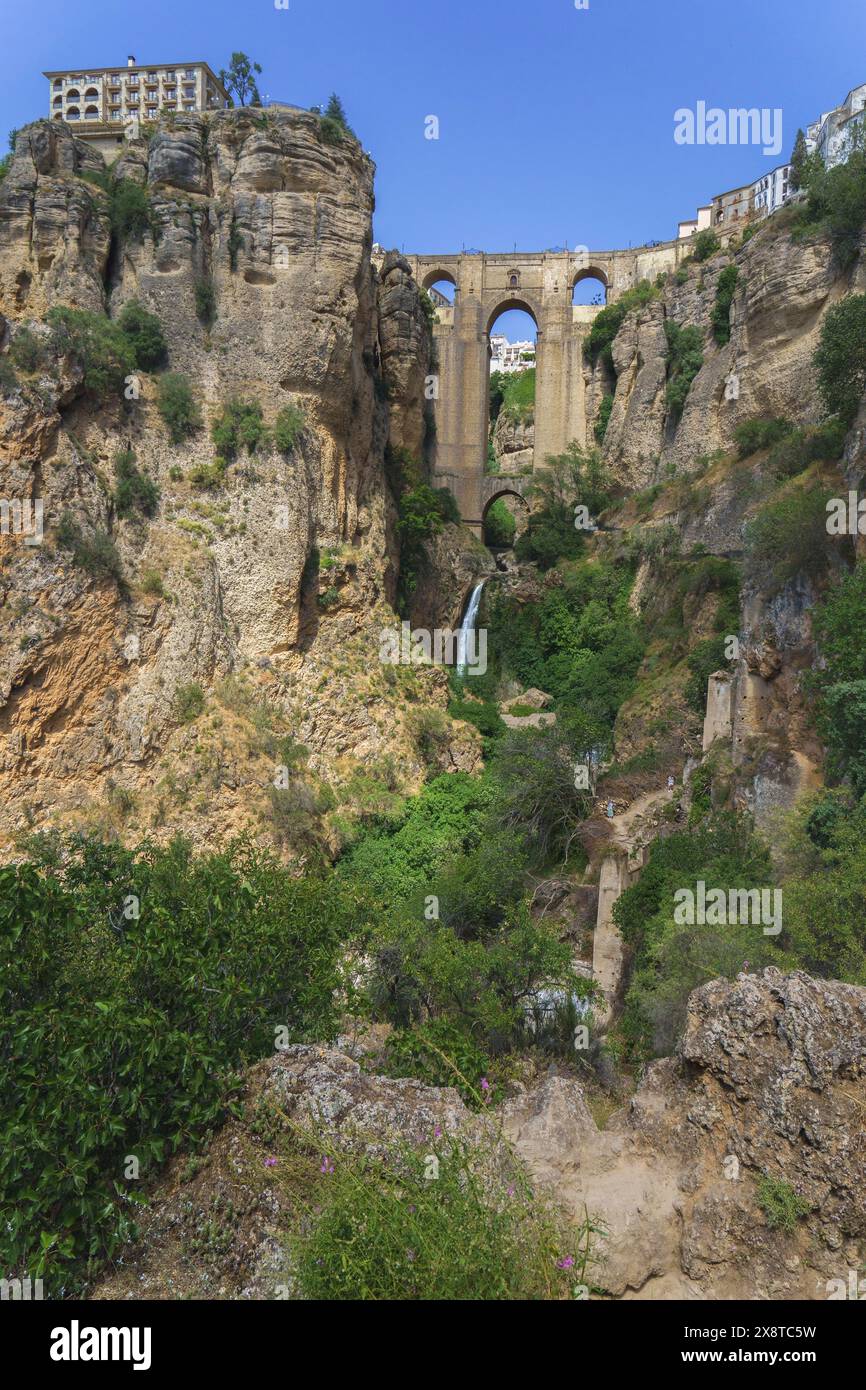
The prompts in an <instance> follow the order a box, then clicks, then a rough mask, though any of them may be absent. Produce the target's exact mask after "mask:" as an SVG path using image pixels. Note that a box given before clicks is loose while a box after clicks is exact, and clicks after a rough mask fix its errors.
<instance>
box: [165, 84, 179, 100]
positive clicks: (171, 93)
mask: <svg viewBox="0 0 866 1390" xmlns="http://www.w3.org/2000/svg"><path fill="white" fill-rule="evenodd" d="M165 95H166V98H167V99H170V100H171V101H174V99H175V97H176V96H177V87H166V89H165Z"/></svg>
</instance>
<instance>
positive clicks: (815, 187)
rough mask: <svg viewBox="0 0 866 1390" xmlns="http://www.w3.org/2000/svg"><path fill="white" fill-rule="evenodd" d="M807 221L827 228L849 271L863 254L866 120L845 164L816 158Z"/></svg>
mask: <svg viewBox="0 0 866 1390" xmlns="http://www.w3.org/2000/svg"><path fill="white" fill-rule="evenodd" d="M808 190H809V192H808V201H807V204H806V210H805V221H806V224H807V225H808V224H812V225H818V226H821V227H823V228H824V229H825V230H826V231H827V233H828V234H829V236H830V239H831V241H832V244H833V253H834V258H835V260H836V263H837V265H838V267H839V268H840V269H841V270H843V271H844V270H848V269H849V268H850V267H851V266H852V265H853V264H854V262H855V261H856V260H857V257H858V255H859V253H860V240H861V236H862V233H863V222H864V219H866V150H864V144H863V129H862V121H861V123H860V130H859V131H857V130H855V134H854V140H853V142H852V148H851V152H850V154H849V157H848V159H847V160H846V162H845V163H844V164H837V165H836V166H835V167H834V168H832V169H828V168H826V167H825V166H824V164H823V162H820V161H815V164H814V167H812V168H811V169H810V171H809V175H808Z"/></svg>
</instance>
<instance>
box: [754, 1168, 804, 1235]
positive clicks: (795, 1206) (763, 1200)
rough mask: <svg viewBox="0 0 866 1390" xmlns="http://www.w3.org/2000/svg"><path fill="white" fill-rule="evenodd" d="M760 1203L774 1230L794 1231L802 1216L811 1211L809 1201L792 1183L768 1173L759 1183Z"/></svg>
mask: <svg viewBox="0 0 866 1390" xmlns="http://www.w3.org/2000/svg"><path fill="white" fill-rule="evenodd" d="M758 1205H759V1206H760V1208H761V1210H762V1211H763V1213H764V1215H765V1216H766V1218H767V1225H768V1226H769V1227H770V1229H771V1230H773V1231H788V1232H790V1231H794V1230H796V1227H797V1222H798V1221H799V1219H800V1217H801V1216H807V1215H808V1213H809V1203H808V1202H806V1201H804V1200H803V1198H802V1197H798V1196H797V1194H796V1192H795V1191H794V1189H793V1187H792V1186H791V1184H790V1183H787V1182H784V1181H783V1180H782V1179H781V1178H771V1177H769V1176H768V1175H766V1174H765V1175H764V1176H763V1177H762V1178H761V1180H760V1182H759V1183H758Z"/></svg>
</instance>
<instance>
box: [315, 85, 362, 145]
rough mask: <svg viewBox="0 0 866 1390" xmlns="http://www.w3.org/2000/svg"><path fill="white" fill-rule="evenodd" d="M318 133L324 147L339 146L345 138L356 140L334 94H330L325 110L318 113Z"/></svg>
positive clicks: (341, 105) (341, 104)
mask: <svg viewBox="0 0 866 1390" xmlns="http://www.w3.org/2000/svg"><path fill="white" fill-rule="evenodd" d="M319 131H320V134H321V136H322V139H323V140H324V142H325V144H326V145H340V144H342V142H343V140H345V139H347V138H348V139H352V140H355V139H357V136H356V135H355V133H354V131H353V130H352V129H351V127H350V125H349V123H348V121H347V119H346V112H345V110H344V108H343V103H342V102H341V100H340V98H339V97H338V96H337V94H336V92H334V93H332V95H331V98H330V100H329V102H328V105H327V106H326V107H325V110H324V111H323V112H320V121H319Z"/></svg>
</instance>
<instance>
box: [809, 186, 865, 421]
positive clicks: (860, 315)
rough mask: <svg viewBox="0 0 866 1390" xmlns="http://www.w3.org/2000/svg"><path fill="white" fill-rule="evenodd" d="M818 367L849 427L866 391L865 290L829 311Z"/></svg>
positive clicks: (828, 397)
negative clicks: (863, 292)
mask: <svg viewBox="0 0 866 1390" xmlns="http://www.w3.org/2000/svg"><path fill="white" fill-rule="evenodd" d="M864 214H866V210H864ZM815 369H816V371H817V373H818V390H819V392H820V395H821V399H822V401H823V404H824V407H825V409H826V410H827V413H828V414H829V415H838V416H839V419H840V420H841V421H842V423H843V424H844V425H846V426H848V427H850V426H851V425H853V423H854V419H855V416H856V415H857V411H858V410H859V408H860V403H861V401H862V400H863V393H864V391H866V294H849V295H846V297H845V298H844V299H843V300H841V301H840V302H839V303H838V304H834V306H833V308H832V309H830V310H829V311H828V313H827V315H826V317H825V318H824V321H823V323H822V324H821V341H820V343H819V345H818V348H817V350H816V352H815Z"/></svg>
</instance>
